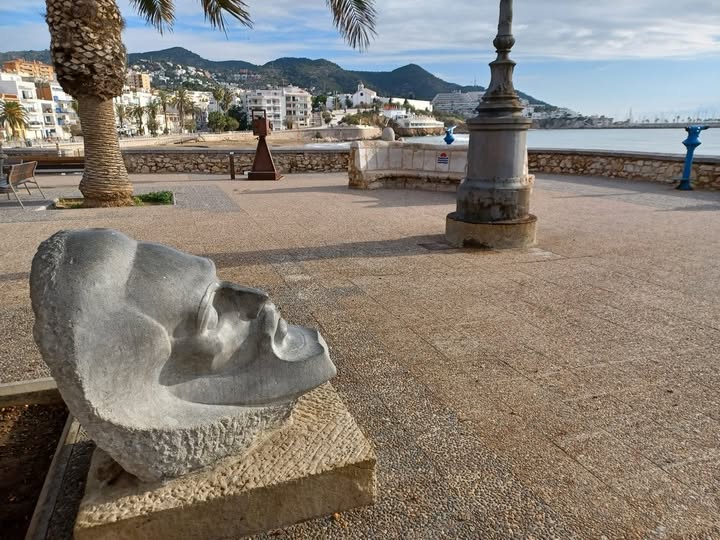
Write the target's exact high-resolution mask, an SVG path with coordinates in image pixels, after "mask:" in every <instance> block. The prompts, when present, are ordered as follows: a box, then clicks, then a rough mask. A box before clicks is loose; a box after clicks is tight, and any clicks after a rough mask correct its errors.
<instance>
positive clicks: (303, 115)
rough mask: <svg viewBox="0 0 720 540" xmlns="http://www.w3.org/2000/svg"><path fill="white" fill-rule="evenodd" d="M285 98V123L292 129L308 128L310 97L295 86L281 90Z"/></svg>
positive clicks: (310, 123)
mask: <svg viewBox="0 0 720 540" xmlns="http://www.w3.org/2000/svg"><path fill="white" fill-rule="evenodd" d="M283 95H284V97H285V123H286V125H288V124H289V125H291V126H292V127H310V126H312V125H313V119H312V96H311V95H310V92H307V91H306V90H303V89H302V88H298V87H297V86H286V87H284V88H283Z"/></svg>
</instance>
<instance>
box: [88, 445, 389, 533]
mask: <svg viewBox="0 0 720 540" xmlns="http://www.w3.org/2000/svg"><path fill="white" fill-rule="evenodd" d="M96 452H97V450H96ZM375 484H376V473H375V460H374V459H372V460H366V461H363V462H359V463H354V464H350V465H346V466H344V467H340V468H337V469H334V470H332V471H327V472H324V473H322V474H318V475H313V476H309V477H304V478H302V479H299V480H295V481H292V482H286V483H283V484H277V485H274V486H270V487H263V488H258V489H255V490H253V491H252V492H250V493H243V494H239V495H233V496H230V497H226V498H225V499H214V500H213V501H210V502H205V503H203V504H196V505H194V506H186V507H180V508H174V509H171V510H163V511H160V512H157V513H155V514H154V515H153V518H152V519H149V516H138V517H133V518H131V519H127V520H124V521H122V522H114V523H107V524H105V525H101V526H94V527H90V528H82V527H78V526H77V524H76V526H75V530H74V532H75V534H74V538H75V540H95V539H104V538H128V539H130V538H162V539H163V540H188V539H196V538H202V539H203V540H215V539H218V540H219V539H224V538H239V537H244V536H249V535H252V534H255V533H261V532H266V531H271V530H274V529H280V528H283V527H287V526H290V525H294V524H296V523H301V522H303V521H307V520H310V519H314V518H318V517H322V516H326V515H330V514H333V513H334V512H343V511H346V510H350V509H352V508H356V507H358V506H365V505H370V504H373V502H374V500H375ZM362 486H371V487H370V489H363V488H362ZM320 493H334V494H340V493H342V494H344V495H346V496H345V497H344V499H343V500H341V499H340V498H339V497H334V496H333V497H328V496H323V497H317V494H320ZM348 494H349V496H348ZM313 495H314V496H313ZM352 499H355V501H352ZM278 501H282V503H281V504H278ZM278 507H280V508H278ZM241 514H243V515H245V516H249V517H250V521H247V520H246V519H243V520H242V521H239V520H238V519H237V517H238V516H239V515H241ZM208 516H212V519H211V520H210V521H212V523H213V530H212V531H210V530H208V527H207V524H208Z"/></svg>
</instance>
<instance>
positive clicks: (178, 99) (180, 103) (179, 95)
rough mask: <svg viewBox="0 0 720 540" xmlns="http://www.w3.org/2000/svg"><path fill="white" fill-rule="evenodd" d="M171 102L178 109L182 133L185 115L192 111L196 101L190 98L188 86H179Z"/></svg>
mask: <svg viewBox="0 0 720 540" xmlns="http://www.w3.org/2000/svg"><path fill="white" fill-rule="evenodd" d="M171 103H172V104H173V106H174V107H175V108H176V109H177V112H178V116H179V117H180V133H182V132H183V130H184V129H185V117H186V116H187V115H188V113H190V112H192V110H193V109H194V107H195V103H194V102H193V100H192V99H191V98H190V95H189V94H188V91H187V88H179V89H178V91H177V92H175V95H174V96H173V98H172V101H171Z"/></svg>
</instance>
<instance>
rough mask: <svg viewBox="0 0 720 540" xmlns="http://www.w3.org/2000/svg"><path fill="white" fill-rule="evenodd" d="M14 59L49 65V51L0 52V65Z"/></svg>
mask: <svg viewBox="0 0 720 540" xmlns="http://www.w3.org/2000/svg"><path fill="white" fill-rule="evenodd" d="M16 58H24V59H25V60H30V61H32V60H37V61H38V62H45V63H46V64H49V63H50V51H49V50H47V49H45V50H44V51H9V52H0V63H2V62H8V61H10V60H15V59H16Z"/></svg>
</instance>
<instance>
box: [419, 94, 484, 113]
mask: <svg viewBox="0 0 720 540" xmlns="http://www.w3.org/2000/svg"><path fill="white" fill-rule="evenodd" d="M483 95H484V92H461V91H458V92H443V93H440V94H437V95H436V96H435V97H434V98H433V99H432V105H433V107H434V108H435V110H436V111H438V112H443V113H448V114H449V113H456V114H460V115H461V116H464V117H465V118H470V117H471V116H475V109H477V106H478V105H480V100H481V99H482V97H483Z"/></svg>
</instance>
